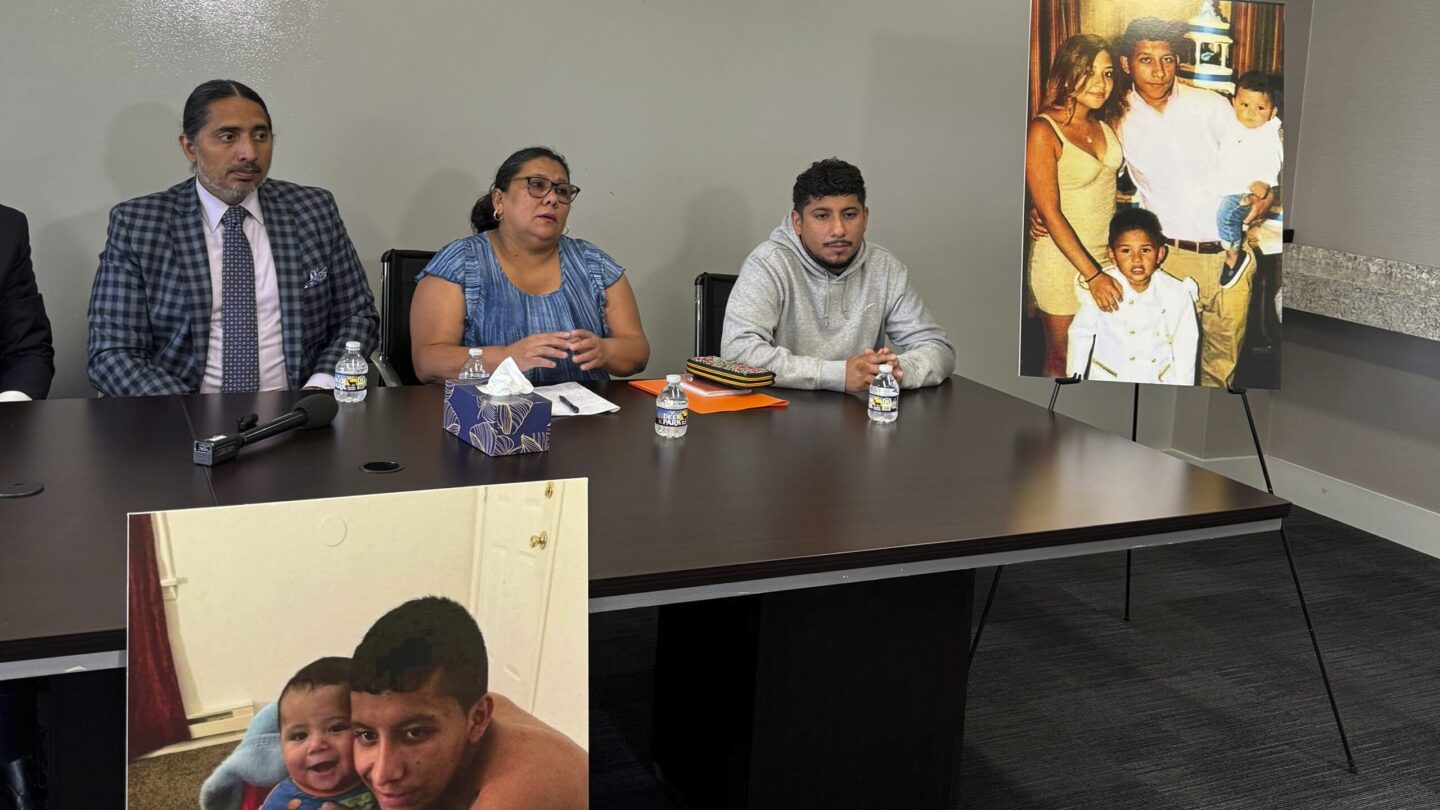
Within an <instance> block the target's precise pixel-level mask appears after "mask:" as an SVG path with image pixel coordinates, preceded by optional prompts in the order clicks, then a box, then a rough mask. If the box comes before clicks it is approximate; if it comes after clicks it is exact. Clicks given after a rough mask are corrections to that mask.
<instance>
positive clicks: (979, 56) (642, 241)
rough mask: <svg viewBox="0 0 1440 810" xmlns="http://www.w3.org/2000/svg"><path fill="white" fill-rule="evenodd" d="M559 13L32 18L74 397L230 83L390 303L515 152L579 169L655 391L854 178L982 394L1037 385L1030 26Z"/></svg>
mask: <svg viewBox="0 0 1440 810" xmlns="http://www.w3.org/2000/svg"><path fill="white" fill-rule="evenodd" d="M181 5H183V6H185V8H186V10H184V11H182V10H179V8H178V7H179V6H181ZM537 8H539V7H537V6H534V5H533V4H522V3H507V4H476V3H467V2H458V1H456V0H451V1H448V2H427V3H415V4H405V5H402V4H397V3H380V2H339V1H338V0H329V1H328V2H327V1H324V0H322V1H321V2H308V3H305V2H279V1H278V0H257V1H256V2H253V3H245V4H232V3H212V4H196V3H187V4H180V3H171V2H161V1H160V0H135V1H134V2H125V3H114V2H105V1H104V0H84V1H78V0H77V2H70V3H65V4H62V5H61V6H60V7H57V8H50V7H48V6H47V4H42V3H33V4H32V3H18V2H7V3H6V9H5V23H4V25H3V27H0V74H3V75H5V76H7V77H10V78H8V79H7V80H6V81H4V82H0V109H3V110H5V111H6V113H5V119H4V121H5V122H4V124H3V126H0V156H3V157H0V161H3V164H0V199H3V200H4V201H5V202H6V203H7V204H9V205H12V206H15V207H18V208H20V209H22V210H24V211H26V212H27V213H28V214H29V216H30V219H31V223H32V229H33V231H34V251H35V260H36V266H37V271H38V273H39V276H40V286H41V290H42V292H43V293H44V294H45V296H46V300H47V303H48V305H49V309H50V312H51V317H52V319H53V320H54V322H55V326H56V344H57V346H56V348H57V352H58V358H57V362H58V365H59V374H58V378H57V380H56V384H55V390H54V395H55V396H82V395H86V394H88V393H89V391H88V386H87V385H86V383H85V377H84V341H85V308H86V303H87V300H88V295H89V288H90V282H91V279H92V277H93V274H94V271H95V266H96V256H97V254H98V253H99V252H100V249H101V247H102V245H103V244H104V238H105V224H106V214H107V211H108V209H109V208H110V206H112V205H113V204H115V203H116V202H118V201H120V200H123V199H126V198H128V197H132V196H135V195H139V194H143V193H147V192H151V191H156V190H159V189H162V188H165V187H168V186H170V185H172V184H173V183H175V182H178V181H179V180H180V179H182V178H184V177H186V176H187V175H186V164H185V162H184V160H183V159H182V157H181V154H180V151H179V148H178V146H177V145H176V142H175V138H176V134H177V133H178V129H179V123H178V122H179V117H180V108H181V106H182V104H183V102H184V99H185V96H186V94H187V93H188V92H189V90H190V89H191V88H192V87H193V86H194V85H195V84H196V83H198V82H199V81H201V80H203V79H207V78H211V77H216V76H224V77H233V78H237V79H240V80H242V81H245V82H247V83H250V84H252V85H253V86H255V87H256V88H257V89H259V90H260V92H261V93H262V95H264V96H265V98H266V100H267V102H268V103H269V105H270V108H271V112H272V114H273V116H274V120H275V127H276V132H277V141H276V152H275V162H274V166H273V175H274V176H276V177H279V178H284V179H289V180H295V181H299V182H304V183H311V184H316V185H322V186H325V187H327V188H329V189H331V190H332V191H334V193H335V196H336V198H337V199H338V201H339V203H340V209H341V213H342V215H343V216H344V217H345V221H346V224H347V225H348V226H349V229H350V233H351V236H352V238H353V239H354V241H355V243H356V246H357V248H358V249H359V252H360V254H361V256H362V257H363V258H364V259H365V260H366V266H367V270H368V271H369V272H370V275H371V281H372V284H374V285H376V286H377V288H378V281H379V278H378V268H379V256H380V254H381V253H382V252H383V251H384V250H385V249H386V248H389V247H401V246H403V247H410V248H430V249H435V248H438V247H440V246H441V245H443V244H445V243H446V242H448V241H449V240H451V239H454V238H456V237H459V236H463V235H465V234H466V233H468V214H469V209H470V205H471V203H472V202H473V201H474V199H475V197H476V196H477V195H478V194H479V193H480V192H481V191H482V190H483V189H484V188H485V187H486V185H487V184H488V181H489V178H490V176H491V173H492V172H493V171H494V167H495V166H496V165H497V164H498V163H499V162H500V160H501V159H502V158H504V157H505V155H507V154H508V153H509V152H510V151H511V150H513V149H515V148H518V147H520V146H525V145H528V144H531V143H536V142H538V143H546V144H551V145H554V146H556V147H557V148H559V149H560V150H561V151H563V152H565V153H566V154H567V155H568V156H569V158H570V159H571V161H572V169H573V179H574V181H575V182H576V183H577V184H578V185H580V186H581V187H582V188H583V189H584V193H583V194H582V195H581V197H580V198H579V200H578V201H577V204H576V206H575V208H574V212H573V215H572V217H571V220H570V224H571V230H572V232H573V233H574V234H576V235H578V236H583V237H586V238H589V239H591V240H593V241H595V242H597V243H598V244H599V245H601V246H602V247H604V248H605V249H607V250H608V251H610V252H611V253H612V254H613V255H614V256H615V257H616V258H617V259H618V260H619V261H620V262H621V263H622V264H623V265H625V266H626V267H627V268H629V271H630V273H631V278H632V281H633V283H634V284H635V286H636V289H637V293H638V297H639V300H640V305H641V312H642V315H643V316H644V320H645V326H646V329H647V331H648V333H649V335H650V337H651V340H652V343H653V345H654V346H655V352H654V357H653V359H652V361H651V367H650V369H649V370H650V372H651V373H663V372H665V371H673V370H675V369H677V368H678V367H679V365H680V363H681V361H682V359H683V357H684V356H685V355H686V354H687V347H688V346H689V345H690V343H691V322H692V316H691V308H692V304H691V300H692V286H691V282H692V280H693V279H694V276H695V275H696V274H697V273H699V272H701V271H707V270H708V271H722V272H733V271H735V270H736V269H738V267H739V265H740V262H741V260H742V259H743V258H744V257H745V255H746V254H747V253H748V252H749V250H750V249H751V248H752V247H754V245H755V244H756V243H758V242H759V241H760V240H761V239H763V238H765V237H766V236H767V235H768V233H769V231H770V230H771V229H772V228H773V227H774V226H775V225H776V224H778V223H779V222H780V220H781V218H782V217H783V216H784V215H785V213H786V211H787V210H788V208H789V191H790V185H791V183H792V182H793V180H794V177H795V175H796V174H797V173H798V172H799V171H800V170H801V169H803V168H804V167H805V166H807V165H808V164H809V163H810V161H812V160H815V159H817V158H820V157H825V156H829V155H832V154H838V155H842V156H845V157H846V158H848V159H850V160H853V161H855V162H856V163H857V164H858V165H860V167H861V168H862V169H863V170H864V171H865V173H866V175H867V177H868V178H869V180H870V184H871V189H872V194H871V208H872V212H873V214H872V220H871V222H872V230H871V234H872V237H873V238H874V239H875V240H876V241H877V242H879V243H881V244H886V245H891V246H894V248H895V249H896V250H897V252H898V253H899V254H900V255H901V256H902V257H904V259H905V260H906V261H907V262H908V263H909V264H910V265H911V266H912V267H913V268H914V270H915V274H914V275H915V277H916V279H917V281H918V284H919V286H920V288H921V291H922V293H923V294H924V295H925V296H926V297H927V298H928V299H929V300H930V301H931V304H932V307H933V308H934V309H935V310H936V311H937V312H940V313H943V314H944V317H945V321H946V325H947V326H948V327H950V328H951V329H952V330H953V331H954V332H955V333H956V334H957V336H959V337H961V339H962V340H966V341H968V342H969V344H970V346H971V349H972V351H971V352H969V354H968V357H967V361H966V362H964V363H962V367H961V371H962V372H964V373H968V374H971V375H975V376H981V377H982V378H984V377H986V376H988V377H989V378H990V379H991V380H992V381H998V380H999V379H1000V378H1002V377H1003V378H1009V377H1012V376H1013V368H1014V352H1015V347H1014V344H1015V334H1016V329H1017V320H1016V317H1015V316H1014V315H1013V314H1012V313H1011V311H1010V310H1011V309H1012V308H1011V307H1009V306H1001V307H996V306H994V302H995V301H997V300H998V301H1002V302H1009V301H1012V300H1015V299H1016V297H1017V292H1018V287H1017V284H1018V281H1017V280H1018V278H1019V277H1018V276H1009V275H1007V274H1006V272H1005V268H1013V267H1016V266H1017V264H1018V256H1019V246H1018V244H1017V240H1016V230H1017V227H1016V223H1017V222H1018V221H1019V208H1020V202H1019V196H1018V189H1019V182H1020V180H1021V176H1022V175H1021V162H1020V161H1021V137H1022V136H1021V133H1022V132H1023V127H1024V123H1025V122H1024V114H1025V110H1024V107H1025V102H1024V99H1025V90H1026V76H1025V69H1026V58H1025V45H1024V43H1025V41H1026V36H1027V30H1028V29H1027V25H1028V23H1027V19H1028V3H1026V2H1016V3H1007V4H1004V5H1003V6H997V4H993V3H990V2H984V3H981V2H969V3H954V2H944V1H938V0H937V1H936V2H925V1H924V0H908V2H899V3H893V4H887V5H885V6H883V7H882V6H881V5H879V4H874V3H869V2H861V1H860V0H849V2H842V3H838V4H836V5H835V6H834V8H833V9H831V10H830V11H829V12H827V13H816V9H815V8H814V7H811V6H808V5H804V4H773V3H770V2H756V1H755V0H745V1H744V2H734V3H695V2H668V3H653V2H646V1H645V0H613V1H612V2H593V0H584V1H577V0H560V2H556V3H552V4H547V5H545V6H544V11H543V12H538V13H537V11H536V10H535V9H537ZM987 65H994V66H999V67H998V68H997V69H994V70H989V69H986V66H987ZM19 77H23V80H18V78H19ZM1017 272H1018V271H1017ZM1007 381H1008V380H1007Z"/></svg>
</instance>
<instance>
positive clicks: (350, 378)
mask: <svg viewBox="0 0 1440 810" xmlns="http://www.w3.org/2000/svg"><path fill="white" fill-rule="evenodd" d="M335 387H336V388H339V389H340V390H341V391H364V390H365V375H364V374H346V375H345V376H343V377H341V378H340V379H338V380H336V381H335Z"/></svg>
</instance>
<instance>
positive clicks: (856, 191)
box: [790, 157, 865, 214]
mask: <svg viewBox="0 0 1440 810" xmlns="http://www.w3.org/2000/svg"><path fill="white" fill-rule="evenodd" d="M851 195H853V196H854V197H856V198H857V199H859V200H860V204H861V205H864V204H865V178H864V177H861V176H860V170H859V169H857V168H855V167H854V166H852V165H850V164H849V163H846V162H845V161H843V160H841V159H840V158H837V157H829V158H825V159H824V160H817V161H815V162H814V163H811V164H810V168H808V169H806V170H805V171H803V172H801V173H800V176H798V177H796V178H795V189H794V190H793V191H792V192H791V195H790V196H791V200H792V201H793V202H794V204H795V212H796V213H797V214H803V213H804V212H805V206H806V204H807V203H809V202H810V201H812V200H818V199H820V198H821V197H847V196H851Z"/></svg>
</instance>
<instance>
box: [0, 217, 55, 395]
mask: <svg viewBox="0 0 1440 810" xmlns="http://www.w3.org/2000/svg"><path fill="white" fill-rule="evenodd" d="M54 376H55V349H54V348H52V346H51V344H50V319H49V318H47V317H46V316H45V302H44V300H42V299H41V297H40V290H39V289H38V288H37V287H36V286H35V271H34V268H32V267H31V264H30V230H29V227H28V226H27V225H26V222H25V215H24V214H22V213H20V212H19V211H16V210H15V209H13V208H6V207H5V206H3V205H0V402H6V401H10V400H27V399H44V398H45V395H46V394H48V393H49V392H50V380H51V379H52V378H53V377H54Z"/></svg>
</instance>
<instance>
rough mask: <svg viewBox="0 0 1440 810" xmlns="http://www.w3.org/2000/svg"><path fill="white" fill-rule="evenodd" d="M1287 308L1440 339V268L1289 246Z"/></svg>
mask: <svg viewBox="0 0 1440 810" xmlns="http://www.w3.org/2000/svg"><path fill="white" fill-rule="evenodd" d="M1282 272H1283V274H1284V289H1285V294H1284V302H1285V308H1286V309H1294V310H1298V311H1300V312H1309V313H1313V314H1316V315H1324V316H1326V317H1329V318H1338V319H1340V320H1342V321H1350V322H1352V323H1363V324H1366V325H1367V326H1374V327H1377V328H1380V329H1387V330H1389V331H1391V332H1400V333H1402V334H1406V335H1414V336H1416V337H1423V338H1428V339H1430V340H1440V267H1426V266H1424V265H1418V264H1406V263H1405V262H1397V261H1392V260H1390V259H1377V258H1373V257H1370V256H1357V255H1355V254H1353V253H1343V252H1341V251H1338V250H1327V249H1325V248H1318V247H1314V246H1311V245H1298V244H1289V245H1286V246H1285V260H1284V265H1283V269H1282Z"/></svg>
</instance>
